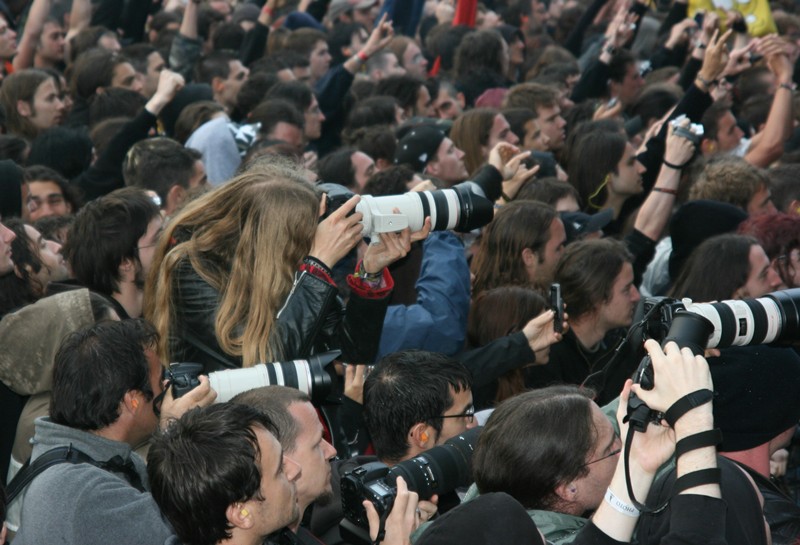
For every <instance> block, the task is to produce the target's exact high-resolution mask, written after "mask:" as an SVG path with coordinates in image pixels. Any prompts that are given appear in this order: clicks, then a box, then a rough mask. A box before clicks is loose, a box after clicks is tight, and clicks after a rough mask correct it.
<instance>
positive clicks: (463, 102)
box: [456, 92, 467, 110]
mask: <svg viewBox="0 0 800 545" xmlns="http://www.w3.org/2000/svg"><path fill="white" fill-rule="evenodd" d="M456 100H457V101H458V104H459V106H461V109H462V110H463V109H464V108H466V107H467V97H465V96H464V93H461V92H458V93H456Z"/></svg>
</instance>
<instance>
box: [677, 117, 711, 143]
mask: <svg viewBox="0 0 800 545" xmlns="http://www.w3.org/2000/svg"><path fill="white" fill-rule="evenodd" d="M685 120H686V116H685V115H679V116H678V117H676V118H675V119H673V120H672V121H670V125H672V128H673V130H674V131H675V134H678V135H680V136H683V137H684V138H687V139H688V140H690V141H691V142H692V143H694V145H695V146H696V145H698V144H699V143H700V141H701V140H702V139H703V134H704V129H703V125H701V124H700V123H689V126H688V127H683V126H681V124H682V123H683V122H684V121H685Z"/></svg>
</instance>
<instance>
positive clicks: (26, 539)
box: [12, 320, 216, 545]
mask: <svg viewBox="0 0 800 545" xmlns="http://www.w3.org/2000/svg"><path fill="white" fill-rule="evenodd" d="M156 341H157V333H156V332H155V330H154V329H153V328H152V327H151V326H149V325H147V324H146V323H145V322H142V321H138V320H128V321H122V322H117V321H102V322H99V323H97V324H94V325H91V326H89V327H86V328H84V329H81V330H80V331H77V332H75V333H72V334H71V335H69V336H68V337H67V338H66V339H65V340H64V341H63V342H62V344H61V346H60V348H59V350H58V353H57V354H56V357H55V363H54V367H53V394H52V401H51V405H50V416H49V417H46V418H40V419H38V420H37V421H36V432H35V436H34V447H33V455H32V458H31V459H32V461H33V463H34V464H35V463H36V460H37V459H39V458H40V457H42V456H45V455H48V453H49V452H51V451H52V450H53V449H58V448H61V449H63V451H64V452H65V453H66V452H70V453H73V454H72V458H70V460H71V462H69V463H67V462H65V463H58V464H55V465H53V466H51V467H48V468H47V469H45V470H44V471H43V472H42V473H40V474H38V475H37V476H36V477H35V478H34V479H33V480H32V482H31V483H30V484H29V485H28V486H27V488H26V489H25V490H24V491H23V495H21V496H20V497H19V498H18V500H17V501H20V502H22V504H21V516H20V519H19V522H20V526H19V531H18V533H17V535H16V538H15V539H14V542H15V543H19V544H23V545H24V544H25V543H37V544H38V543H56V542H58V543H65V544H71V543H74V544H78V543H81V544H97V545H100V544H107V543H119V544H131V545H132V544H135V543H174V537H173V535H172V530H171V529H170V527H169V526H168V525H167V524H166V522H165V521H164V520H163V519H162V517H161V513H160V512H159V510H158V506H157V505H156V503H155V502H154V501H153V497H152V496H151V495H150V494H149V492H148V489H149V487H148V483H147V474H146V470H145V465H144V461H143V460H142V459H141V458H140V457H139V456H138V455H137V454H135V453H134V452H133V450H132V449H133V448H134V447H135V446H137V445H139V444H141V443H142V442H143V441H146V440H147V439H148V438H149V437H150V435H151V434H152V433H153V431H154V430H155V429H156V428H157V427H158V425H159V417H158V416H157V415H156V411H157V410H158V408H157V404H156V403H154V400H155V399H156V397H157V396H159V395H160V394H161V392H162V384H161V370H162V368H161V362H160V361H159V360H158V357H157V356H156V355H155V351H154V350H155V346H156ZM200 380H201V385H200V386H199V387H198V388H195V389H194V390H192V391H191V392H189V393H188V394H186V395H184V396H183V397H181V398H180V399H179V400H177V401H175V400H173V398H172V395H171V393H167V394H166V396H165V397H164V398H163V405H162V407H161V425H162V426H165V425H166V424H167V423H168V422H169V421H170V420H171V419H172V418H176V417H178V416H180V414H182V413H183V412H184V411H186V410H187V409H188V408H189V407H191V406H193V405H196V404H198V403H200V404H209V403H211V402H212V401H213V399H214V398H215V397H216V394H215V393H214V391H213V390H211V388H210V387H209V384H208V379H206V378H205V377H202V378H201V379H200ZM77 452H80V453H81V454H77ZM64 455H66V454H62V456H64ZM48 456H50V455H48ZM193 469H196V468H193ZM12 505H13V504H12Z"/></svg>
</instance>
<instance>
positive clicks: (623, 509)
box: [605, 488, 639, 517]
mask: <svg viewBox="0 0 800 545" xmlns="http://www.w3.org/2000/svg"><path fill="white" fill-rule="evenodd" d="M605 500H606V502H607V503H608V504H609V505H610V506H611V507H612V508H613V509H614V510H615V511H618V512H620V513H622V514H623V515H625V516H628V517H638V516H639V510H638V509H636V508H635V507H634V506H633V505H630V504H627V503H625V502H624V501H622V500H621V499H619V498H618V497H616V496H615V495H614V493H613V492H612V491H611V489H610V488H608V489H606V497H605Z"/></svg>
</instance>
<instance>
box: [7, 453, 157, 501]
mask: <svg viewBox="0 0 800 545" xmlns="http://www.w3.org/2000/svg"><path fill="white" fill-rule="evenodd" d="M58 464H91V465H93V466H95V467H99V468H100V469H103V470H105V471H109V472H118V473H123V474H124V475H125V480H126V481H127V482H128V483H129V484H130V485H131V486H133V487H134V488H136V489H137V490H139V491H140V492H144V486H143V485H142V480H141V478H140V477H139V474H138V473H137V472H136V469H135V467H133V464H132V463H124V462H123V461H122V458H120V457H119V456H115V457H114V458H112V459H111V460H109V461H108V462H98V461H97V460H95V459H94V458H92V457H91V456H89V455H88V454H85V453H83V452H81V451H80V450H78V449H76V448H74V447H73V446H72V445H71V444H70V446H68V447H56V448H54V449H52V450H48V451H47V452H45V453H44V454H42V455H41V456H39V457H38V458H36V460H34V461H33V462H31V461H30V459H28V461H27V462H25V465H23V466H22V468H21V469H20V470H19V472H18V473H17V474H16V475H15V476H14V478H13V479H12V480H11V482H10V483H8V487H7V488H6V495H7V497H8V498H7V502H8V504H11V502H12V500H14V498H16V497H17V496H18V495H19V494H20V493H21V492H22V491H23V490H25V488H26V487H27V486H28V485H29V484H31V481H33V480H34V479H35V478H36V477H37V476H38V475H39V474H40V473H42V472H43V471H44V470H46V469H49V468H51V467H53V466H55V465H58Z"/></svg>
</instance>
